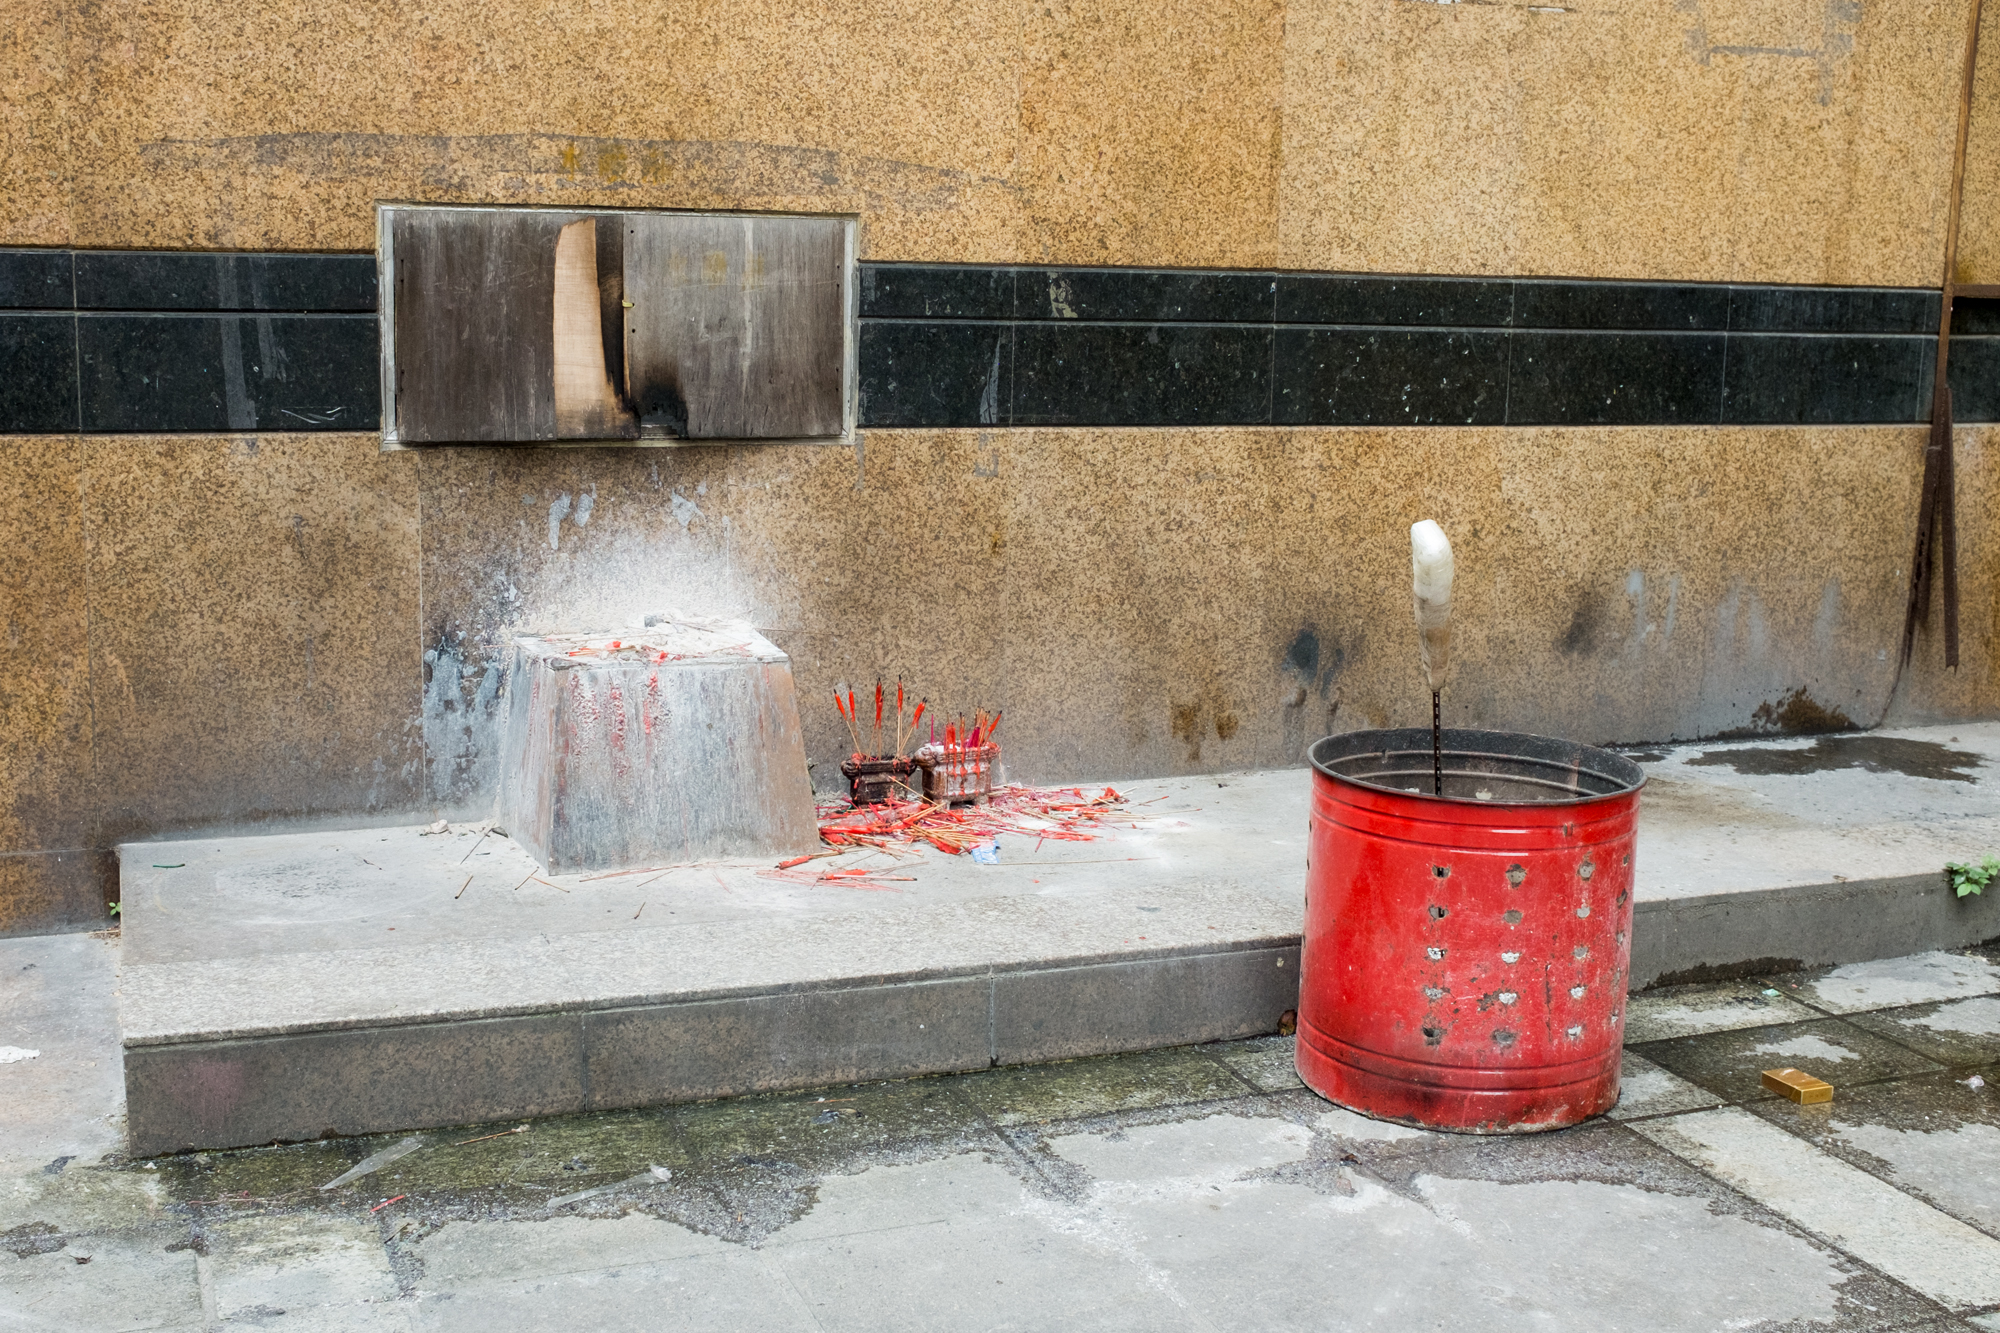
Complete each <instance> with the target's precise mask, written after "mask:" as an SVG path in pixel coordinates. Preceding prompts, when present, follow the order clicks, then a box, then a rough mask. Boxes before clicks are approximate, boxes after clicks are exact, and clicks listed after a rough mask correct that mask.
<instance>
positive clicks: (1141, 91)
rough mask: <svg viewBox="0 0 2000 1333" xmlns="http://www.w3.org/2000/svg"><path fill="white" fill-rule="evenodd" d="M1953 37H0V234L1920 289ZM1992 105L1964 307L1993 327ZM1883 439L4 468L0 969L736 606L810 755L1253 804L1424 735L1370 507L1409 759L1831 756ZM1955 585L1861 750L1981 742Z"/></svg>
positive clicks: (1859, 626) (1977, 554)
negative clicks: (1787, 731)
mask: <svg viewBox="0 0 2000 1333" xmlns="http://www.w3.org/2000/svg"><path fill="white" fill-rule="evenodd" d="M1969 2H1970V0H1908V2H1907V3H1899V4H1895V5H1890V4H1886V3H1878V2H1877V0H1866V2H1865V3H1860V4H1857V3H1853V2H1852V0H1676V3H1674V4H1672V5H1668V4H1665V3H1652V4H1630V3H1623V2H1622V0H1570V2H1569V3H1566V4H1564V5H1561V6H1528V5H1512V4H1454V5H1435V4H1429V3H1421V2H1420V0H1328V2H1327V3H1325V4H1320V5H1305V4H1290V5H1287V4H1283V3H1279V2H1278V0H1202V3H1193V2H1192V0H1104V3H1100V4H1094V5H1081V4H1073V3H1043V4H1030V5H1020V4H1013V3H1006V4H1002V3H994V2H993V0H970V2H969V3H967V4H963V5H959V6H954V7H952V8H951V9H950V10H949V12H948V13H945V12H941V11H940V10H939V8H938V7H937V6H935V5H923V4H917V3H910V2H908V0H876V2H875V3H865V4H864V3H845V4H834V5H830V6H822V7H818V8H813V7H800V6H798V5H796V4H789V3H782V2H780V0H717V2H715V3H704V4H702V5H699V6H694V5H678V6H661V5H659V4H642V3H636V2H635V0H604V3H598V4H593V5H589V6H571V7H568V8H566V9H565V8H557V9H550V8H548V7H547V6H531V5H525V4H522V3H521V2H520V0H490V2H489V3H485V4H479V5H463V4H454V3H445V4H432V5H423V6H419V5H413V4H408V3H388V4H383V5H377V6H373V7H364V8H355V7H338V6H336V7H331V8H329V7H326V6H317V7H315V6H300V5H268V4H265V5H257V4H253V5H250V6H237V7H233V8H232V7H224V6H218V5H214V4H200V3H196V2H195V0H160V2H159V3H154V4H149V5H146V6H143V7H139V6H117V5H106V4H100V3H94V2H84V0H25V3H22V4H17V5H15V6H13V7H12V8H11V9H9V10H8V11H7V12H6V14H5V15H0V184H4V186H5V188H0V246H75V247H80V248H130V249H169V250H171V249H221V250H243V251H272V250H335V251H354V250H365V249H368V248H370V247H372V245H373V240H374V230H373V229H374V216H373V205H374V203H375V202H376V201H377V200H380V199H403V200H417V201H432V202H482V203H551V204H560V205H564V206H591V207H598V206H648V207H650V206H658V207H677V208H743V209H776V210H786V211H815V212H847V213H853V214H855V215H857V216H858V217H859V218H860V220H861V253H862V257H863V258H864V259H868V260H876V261H897V260H903V261H910V260H926V261H936V262H943V263H1000V264H1013V263H1020V264H1097V265H1139V266H1153V267H1176V266H1179V267H1213V268H1232V267H1254V268H1270V269H1284V270H1354V271H1370V272H1401V273H1413V272H1430V273H1460V274H1492V275H1505V276H1519V275H1529V274H1553V275H1569V276H1581V277H1615V278H1648V279H1661V280H1671V281H1675V282H1694V281H1728V282H1744V283H1774V282H1775V283H1830V284H1850V285H1884V286H1926V285H1933V284H1935V283H1936V282H1937V281H1938V277H1939V267H1940V265H1941V262H1942V252H1943V245H1944V223H1945V211H1946V186H1947V182H1948V178H1949V174H1950V163H1951V146H1952V136H1953V132H1954V127H1955V113H1956V97H1957V70H1958V58H1959V44H1960V41H1961V38H1962V33H1963V27H1964V17H1965V13H1966V6H1967V4H1969ZM1551 10H1553V11H1555V12H1548V11H1551ZM1994 24H2000V13H1996V14H1995V15H1993V16H1992V21H1991V22H1990V23H1989V28H1992V27H1993V26H1994ZM1996 61H2000V34H1996V33H1995V32H1992V31H1989V34H1988V42H1987V58H1986V60H1985V61H1984V62H1983V63H1984V65H1985V67H1986V68H1988V69H1989V70H1991V69H1992V68H1993V67H1994V65H1995V62H1996ZM1996 78H2000V76H1994V75H1989V77H1988V78H1987V79H1986V80H1985V83H1984V85H1983V90H1982V92H1981V95H1980V97H1979V99H1978V102H1977V114H1976V115H1975V118H1974V123H1973V135H1972V151H1971V154H1970V158H1969V164H1968V187H1967V195H1966V200H1967V202H1966V221H1965V242H1964V248H1963V264H1962V266H1961V277H1962V278H1964V279H1967V280H1981V281H2000V267H1996V265H2000V258H1995V256H2000V81H1996ZM78 410H79V411H80V412H81V411H82V410H83V407H81V406H80V407H79V409H78ZM343 419H351V418H343ZM36 428H37V429H39V428H42V427H36ZM48 428H49V429H56V428H57V427H54V426H51V427H48ZM1995 438H1996V437H1995V436H1994V434H1993V433H1992V432H1991V431H1990V430H1987V429H1983V428H1982V429H1969V430H1965V431H1963V432H1961V436H1960V439H1961V450H1962V454H1961V462H1960V469H1959V498H1960V505H1961V513H1962V514H1965V515H1968V516H1976V515H1979V514H1981V513H1985V512H1988V511H1990V510H1991V509H1992V508H1993V501H1994V500H1995V498H1996V497H1995V495H1994V492H1995V490H1996V488H2000V480H1996V476H1997V475H2000V474H1996V470H1995V469H1993V468H1991V467H1989V466H1988V465H1987V461H1986V459H1985V454H1984V450H1985V448H1986V446H1987V444H1988V443H1989V442H1991V441H1993V440H1994V439H1995ZM1921 446H1922V431H1921V429H1919V428H1911V427H1897V426H1876V427H1862V426H1830V427H1815V428H1759V427H1741V428H1738V427H1721V428H1717V427H1705V428H1704V427H1690V428H1665V427H1632V428H1610V427H1573V428H1564V429H1553V428H1521V427H1516V428H1505V427H1477V428H1462V427H1450V428H1446V427H1431V428H1415V429H1410V428H1398V429H1379V430H1377V429H1326V428H1320V427H1310V426H1309V427H1296V428H1291V429H1285V428H1263V427H1227V428H1215V429H1182V428H1150V429H1137V428H1134V429H1117V430H1114V429H1100V428H1075V429H1067V430H1058V429H1025V428H1008V429H994V430H987V431H980V430H928V429H925V430H908V431H895V430H875V431H870V432H868V433H867V434H866V436H865V438H864V439H863V440H862V441H861V442H859V444H858V445H856V446H855V447H853V448H826V447H805V448H801V447H784V448H744V449H724V448H701V449H682V450H646V451H622V452H621V451H601V450H535V449H506V450H499V449H493V450H480V449H439V450H435V451H431V452H425V453H421V454H395V455H383V454H380V453H378V452H377V450H376V442H375V439H374V438H373V437H371V436H367V435H354V434H348V435H290V436H270V435H266V436H262V437H250V436H242V437H226V438H215V437H206V436H183V437H155V436H123V437H120V436H101V435H93V436H84V437H81V438H78V437H75V436H61V435H46V436H32V437H21V438H13V439H0V525H4V526H0V530H4V531H6V532H8V533H10V534H11V535H12V536H13V537H14V549H15V550H16V551H17V552H25V553H27V555H26V556H25V558H15V559H12V560H9V561H0V599H4V604H0V613H4V615H0V619H4V622H5V627H6V633H5V635H4V637H0V933H9V932H16V931H24V930H47V929H61V928H69V927H74V926H77V925H82V924H86V923H90V922H93V921H95V920H98V919H101V912H102V903H103V898H104V894H105V892H106V890H107V889H108V888H110V887H111V880H110V878H109V876H108V870H109V860H108V854H107V849H108V848H110V847H111V846H113V845H114V844H115V843H116V842H117V841H119V840H120V839H123V838H128V837H134V836H142V835H150V834H155V833H161V832H166V831H171V830H180V829H192V828H224V827H271V826H274V825H277V824H283V823H290V822H297V821H302V820H303V821H310V820H315V819H339V820H344V821H350V822H351V821H357V820H369V819H381V820H400V819H404V818H409V817H412V816H414V815H421V816H423V817H425V818H429V817H431V816H432V815H433V814H434V813H453V814H460V813H464V814H470V813H475V812H478V811H479V810H480V809H481V808H482V803H483V801H484V800H485V799H486V796H485V793H486V779H487V777H488V775H489V771H490V765H491V755H492V746H491V731H490V728H491V719H490V706H491V703H492V700H493V697H494V694H495V691H496V689H497V687H498V681H497V679H496V678H495V677H494V676H493V675H492V674H491V671H490V668H491V666H492V664H493V660H494V652H493V650H494V645H495V643H496V642H497V640H498V639H499V637H500V636H501V635H502V634H503V633H504V632H505V631H506V630H507V629H509V628H510V627H514V626H525V625H536V624H549V623H561V624H567V625H579V624H585V623H589V622H591V621H607V620H610V619H612V618H614V617H616V616H620V615H624V614H629V613H632V612H635V611H640V610H650V609H657V608H660V607H663V606H666V605H679V606H683V607H687V608H690V609H727V610H742V611H747V612H748V613H749V614H751V615H752V617H753V618H754V619H756V620H757V622H758V623H759V624H760V625H762V626H764V627H765V628H766V630H767V632H768V633H769V634H770V636H771V637H772V638H773V639H774V640H776V641H777V642H778V643H779V644H781V645H782V646H783V647H785V648H786V649H787V650H789V651H790V652H791V653H792V654H793V655H794V658H795V661H796V663H797V666H798V671H799V676H800V683H801V686H802V687H803V690H804V694H805V697H806V698H807V699H808V700H809V701H815V706H810V707H809V708H808V711H807V715H806V724H807V731H808V740H809V745H810V748H811V753H812V754H813V756H814V757H815V759H816V760H817V762H818V763H819V764H820V766H821V769H822V771H824V770H825V769H826V768H827V767H828V766H830V765H831V763H832V762H833V761H834V760H835V758H836V757H837V754H838V751H839V748H840V747H839V738H838V736H837V735H836V727H837V725H838V724H837V722H836V721H835V719H834V717H833V714H832V712H831V710H830V709H824V708H819V707H817V706H816V701H817V700H818V699H820V698H823V697H824V693H825V691H826V689H827V687H828V686H829V685H831V684H832V683H834V682H836V681H841V680H846V679H849V678H854V679H858V680H869V679H872V678H873V677H874V675H875V674H876V673H877V672H884V673H891V674H893V673H896V672H901V673H903V674H904V675H905V676H906V677H907V678H908V679H909V680H910V681H911V682H913V683H914V684H916V685H917V686H918V687H919V688H920V689H922V690H923V691H925V692H926V693H928V694H929V695H930V697H931V698H932V699H933V700H934V701H936V702H937V703H939V704H942V705H945V706H967V707H969V706H972V705H975V704H985V705H988V706H994V707H1004V708H1006V709H1007V711H1008V722H1007V732H1006V739H1007V742H1008V750H1009V755H1010V758H1011V762H1012V766H1013V771H1014V774H1015V775H1016V776H1018V777H1021V778H1025V779H1030V780H1045V779H1057V778H1070V777H1077V778H1082V777H1093V778H1116V777H1118V776H1121V775H1125V774H1137V773H1171V772H1189V771H1210V770H1218V769H1225V768H1231V767H1236V766H1244V765H1252V764H1273V763H1282V762H1287V761H1289V760H1291V759H1293V758H1295V757H1296V756H1297V755H1298V753H1299V751H1300V749H1301V748H1302V747H1303V745H1305V744H1306V743H1307V742H1309V741H1310V740H1311V739H1313V738H1315V737H1316V736H1318V735H1320V734H1323V733H1324V732H1325V731H1327V730H1328V729H1330V728H1333V727H1341V726H1349V725H1363V724H1369V725H1375V724H1389V723H1403V722H1414V721H1418V720H1420V718H1421V714H1422V706H1423V702H1424V700H1423V697H1422V690H1421V688H1420V686H1419V684H1418V681H1417V677H1416V667H1415V655H1414V653H1413V652H1412V650H1411V644H1410V631H1409V627H1408V611H1407V607H1406V606H1405V605H1404V603H1403V601H1402V596H1403V593H1402V588H1403V586H1404V581H1405V579H1406V569H1405V566H1404V563H1403V562H1404V559H1405V556H1404V551H1405V549H1406V545H1405V543H1406V539H1405V537H1404V533H1403V529H1404V527H1405V525H1406V524H1407V523H1409V522H1410V521H1411V520H1412V519H1413V518H1415V517H1417V516H1419V515H1420V514H1430V515H1433V516H1435V517H1437V518H1439V519H1440V520H1442V521H1443V522H1444V523H1445V524H1446V526H1447V528H1448V529H1449V530H1450V531H1451V532H1452V533H1453V535H1454V537H1455V538H1456V539H1457V541H1458V542H1459V546H1460V550H1461V553H1462V555H1461V558H1462V568H1463V570H1464V574H1463V580H1464V581H1463V584H1462V585H1461V586H1462V589H1463V591H1462V596H1461V605H1462V607H1463V615H1464V629H1463V635H1464V638H1463V640H1462V647H1461V649H1460V654H1459V667H1458V670H1459V678H1458V684H1457V685H1456V686H1455V688H1454V689H1453V691H1452V693H1451V695H1450V696H1449V698H1448V700H1447V705H1446V708H1447V712H1446V716H1447V718H1449V719H1450V720H1453V721H1466V722H1480V723H1485V724H1489V725H1495V726H1506V727H1519V728H1525V729H1542V730H1553V731H1561V732H1563V733H1565V734H1569V735H1574V736H1579V737H1583V738H1587V739H1591V740H1599V741H1642V740H1659V739H1666V738H1669V737H1674V736H1692V735H1712V734H1716V733H1719V732H1726V731H1729V730H1731V729H1735V728H1745V727H1761V726H1768V725H1784V726H1797V725H1800V724H1804V723H1811V722H1814V721H1822V722H1823V721H1827V720H1837V719H1838V718H1846V719H1850V720H1852V721H1854V722H1857V723H1872V722H1874V721H1875V720H1876V719H1877V718H1879V717H1881V716H1882V715H1883V710H1884V708H1885V705H1886V703H1887V696H1888V692H1889V686H1890V682H1891V678H1892V676H1893V674H1894V673H1893V663H1892V661H1891V654H1892V651H1893V647H1894V644H1895V642H1896V639H1897V632H1898V629H1899V626H1900V619H1901V607H1902V585H1903V578H1904V567H1905V564H1906V562H1907V560H1908V551H1909V542H1910V535H1911V534H1910V531H1909V528H1910V523H1911V516H1912V514H1913V513H1914V510H1915V490H1916V486H1917V482H1918V475H1919V452H1920V449H1921ZM1961 542H1962V554H1963V559H1964V562H1965V570H1966V573H1965V579H1964V590H1965V607H1966V647H1965V662H1964V666H1963V667H1962V668H1961V669H1960V671H1958V672H1957V673H1956V674H1955V675H1952V674H1947V673H1945V672H1944V671H1943V670H1942V669H1941V667H1940V666H1939V664H1938V662H1937V653H1936V645H1935V643H1934V642H1932V641H1931V640H1930V639H1928V638H1927V639H1926V640H1925V641H1924V643H1923V645H1922V647H1921V648H1920V651H1919V656H1918V661H1917V663H1916V666H1915V667H1914V669H1913V670H1912V672H1911V673H1910V674H1909V676H1908V677H1907V678H1906V679H1905V681H1904V683H1903V687H1902V690H1901V692H1900V693H1899V695H1898V699H1899V702H1898V703H1897V705H1896V706H1895V708H1894V709H1892V710H1891V713H1890V716H1891V717H1892V719H1895V720H1914V719H1920V718H1952V717H1963V716H1971V715H1990V714H1991V713H1992V712H1993V710H1994V709H1995V708H1996V707H2000V699H1996V698H1995V688H1994V686H1993V684H1992V679H1991V677H1992V671H1991V667H1992V658H1993V652H1994V644H1995V641H1996V636H2000V626H1996V625H1995V624H1994V623H1993V622H1994V616H1995V610H1994V608H1995V606H1996V600H1995V594H1996V591H2000V587H1996V579H2000V554H1996V552H1995V550H1994V549H1993V544H1992V542H1991V540H1990V539H1989V537H1988V535H1987V534H1986V532H1985V529H1984V525H1982V524H1981V523H1979V522H1977V521H1975V520H1974V519H1973V518H1971V517H1969V518H1968V520H1967V521H1966V522H1965V523H1963V524H1962V525H1961Z"/></svg>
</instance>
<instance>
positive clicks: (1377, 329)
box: [0, 250, 2000, 433]
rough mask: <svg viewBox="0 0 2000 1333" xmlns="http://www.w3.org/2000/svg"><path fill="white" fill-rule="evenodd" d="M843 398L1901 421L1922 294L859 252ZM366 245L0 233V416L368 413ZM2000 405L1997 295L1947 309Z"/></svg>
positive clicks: (1625, 420) (1271, 421) (209, 417)
mask: <svg viewBox="0 0 2000 1333" xmlns="http://www.w3.org/2000/svg"><path fill="white" fill-rule="evenodd" d="M859 276H860V286H861V293H860V295H861V337H860V367H859V370H860V388H861V403H860V418H861V424H862V425H863V426H866V427H896V426H910V427H922V426H932V427H936V426H981V425H992V426H1010V425H1020V426H1029V425H1073V426H1086V425H1106V426H1116V425H1123V426H1188V425H1204V426H1227V425H1353V426H1385V425H1451V424H1459V425H1465V424H1471V425H1586V424H1606V425H1723V424H1745V425H1748V424H1760V425H1769V424H1778V425H1794V424H1797V425H1804V424H1822V425H1836V424H1848V423H1868V422H1891V423H1895V422H1906V423H1913V422H1919V421H1922V420H1924V419H1925V418H1926V417H1927V415H1928V412H1929V403H1930V394H1931V386H1930V381H1931V373H1932V365H1933V359H1934V356H1935V351H1936V347H1935V331H1936V328H1937V309H1938V293H1937V292H1935V291H1928V290H1924V289H1918V288H1848V287H1786V286H1755V285H1726V284H1708V283H1659V282H1579V281H1561V280H1554V279H1543V278H1447V277H1406V276H1390V275H1365V274H1363V275H1348V274H1324V273H1249V272H1200V271H1191V270H1145V269H1061V268H1013V267H985V266H965V265H929V264H863V265H862V266H861V270H860V275H859ZM374 309H375V261H374V258H373V256H371V255H355V254H320V255H300V254H197V253H160V252H119V251H88V250H77V251H69V250H0V433H36V432H65V433H67V432H75V431H83V432H92V433H95V432H121V431H130V432H140V431H228V430H257V431H284V430H373V429H377V428H378V427H379V426H380V422H381V408H380V402H379V393H380V390H379V380H378V371H377V352H376V347H377V344H376V327H375V318H374ZM1952 323H1953V339H1952V354H1951V382H1952V394H1953V401H1954V405H1955V407H1956V410H1957V415H1958V418H1959V419H1960V420H1963V421H1996V420H2000V302H1983V301H1974V302H1962V303H1960V304H1959V305H1958V307H1957V308H1956V309H1955V311H1954V316H1953V321H1952Z"/></svg>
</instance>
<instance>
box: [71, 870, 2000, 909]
mask: <svg viewBox="0 0 2000 1333" xmlns="http://www.w3.org/2000/svg"><path fill="white" fill-rule="evenodd" d="M1994 868H1995V869H2000V865H1996V866H1995V867H1994ZM1982 882H1984V881H1982ZM123 906H124V904H123V903H112V904H111V915H113V916H117V915H118V909H119V908H121V907H123Z"/></svg>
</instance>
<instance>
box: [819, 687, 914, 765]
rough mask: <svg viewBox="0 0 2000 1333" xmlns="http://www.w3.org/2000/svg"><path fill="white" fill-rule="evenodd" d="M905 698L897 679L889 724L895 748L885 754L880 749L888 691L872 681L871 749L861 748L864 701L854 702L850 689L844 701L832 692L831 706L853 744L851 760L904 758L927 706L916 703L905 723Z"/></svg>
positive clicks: (838, 693) (852, 690)
mask: <svg viewBox="0 0 2000 1333" xmlns="http://www.w3.org/2000/svg"><path fill="white" fill-rule="evenodd" d="M906 698H907V696H906V694H905V693H904V690H903V682H902V681H900V680H898V681H897V682H896V716H895V719H894V721H893V723H892V724H890V729H891V731H892V733H893V739H894V743H895V747H894V748H893V749H891V750H888V751H884V750H883V748H882V729H883V725H884V722H885V720H886V711H887V708H888V692H887V690H886V689H885V687H884V686H883V684H882V682H881V681H879V680H878V681H876V682H875V725H874V727H873V729H872V731H871V732H870V735H871V736H872V738H873V744H872V745H870V746H864V745H862V743H861V709H862V708H863V707H864V706H866V703H867V701H866V700H865V699H864V700H858V701H857V700H856V699H855V697H854V689H853V687H852V686H850V687H849V688H848V691H847V697H846V698H845V699H842V698H841V696H840V691H839V690H838V689H835V690H834V692H833V706H834V708H835V709H836V710H837V711H838V712H839V713H840V719H841V721H843V722H845V723H847V735H848V737H849V739H851V740H852V741H853V742H854V757H855V758H856V759H889V758H895V759H901V758H902V757H903V752H904V750H905V748H906V747H907V746H908V745H909V743H910V741H912V740H913V739H915V737H916V734H917V724H918V723H920V722H922V721H923V720H924V709H926V708H927V707H929V706H930V705H929V703H928V702H927V701H926V700H923V699H919V700H917V707H916V711H915V712H914V713H911V714H909V716H908V720H907V721H905V718H904V707H905V701H906Z"/></svg>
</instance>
